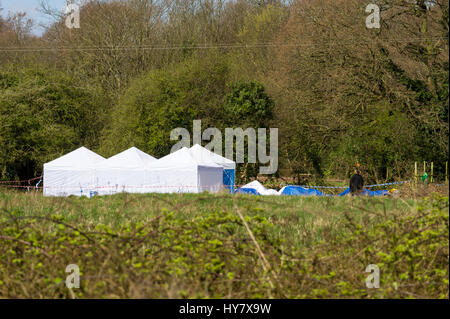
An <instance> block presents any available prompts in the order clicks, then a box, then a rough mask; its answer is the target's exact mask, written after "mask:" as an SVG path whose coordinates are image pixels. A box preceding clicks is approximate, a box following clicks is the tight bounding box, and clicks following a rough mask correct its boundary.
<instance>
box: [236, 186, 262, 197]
mask: <svg viewBox="0 0 450 319" xmlns="http://www.w3.org/2000/svg"><path fill="white" fill-rule="evenodd" d="M235 193H236V194H252V195H259V193H258V191H257V190H256V189H253V188H238V189H237V190H236V192H235Z"/></svg>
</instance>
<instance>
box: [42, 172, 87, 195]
mask: <svg viewBox="0 0 450 319" xmlns="http://www.w3.org/2000/svg"><path fill="white" fill-rule="evenodd" d="M92 182H93V178H92V171H71V170H58V169H44V185H43V187H44V196H70V195H75V196H89V192H90V191H91V190H92V188H93V183H92Z"/></svg>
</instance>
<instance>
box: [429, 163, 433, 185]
mask: <svg viewBox="0 0 450 319" xmlns="http://www.w3.org/2000/svg"><path fill="white" fill-rule="evenodd" d="M430 175H431V176H430V184H432V183H433V162H431V169H430Z"/></svg>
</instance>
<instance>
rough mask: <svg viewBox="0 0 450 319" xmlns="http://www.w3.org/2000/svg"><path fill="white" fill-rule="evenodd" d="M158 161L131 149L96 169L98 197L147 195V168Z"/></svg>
mask: <svg viewBox="0 0 450 319" xmlns="http://www.w3.org/2000/svg"><path fill="white" fill-rule="evenodd" d="M156 161H157V159H156V158H154V157H152V156H150V155H148V154H147V153H144V152H143V151H141V150H140V149H138V148H136V147H131V148H129V149H127V150H125V151H123V152H121V153H119V154H116V155H114V156H112V157H110V158H108V159H107V160H104V161H102V162H99V163H98V164H97V165H96V167H95V173H94V176H95V184H96V185H97V193H98V195H107V194H116V193H120V192H127V193H145V192H147V190H146V189H145V188H143V185H144V184H145V183H146V182H145V181H146V176H147V174H146V172H147V170H146V166H147V165H149V164H151V163H152V162H156Z"/></svg>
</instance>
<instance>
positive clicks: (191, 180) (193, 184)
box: [143, 167, 198, 193]
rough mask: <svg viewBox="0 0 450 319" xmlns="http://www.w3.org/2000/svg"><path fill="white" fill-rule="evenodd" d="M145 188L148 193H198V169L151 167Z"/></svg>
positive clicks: (147, 172)
mask: <svg viewBox="0 0 450 319" xmlns="http://www.w3.org/2000/svg"><path fill="white" fill-rule="evenodd" d="M143 188H144V189H145V192H146V193H197V192H198V188H197V169H196V168H195V167H190V168H177V167H174V168H157V169H154V168H153V169H152V168H150V169H149V170H147V171H146V173H145V184H144V186H143Z"/></svg>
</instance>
